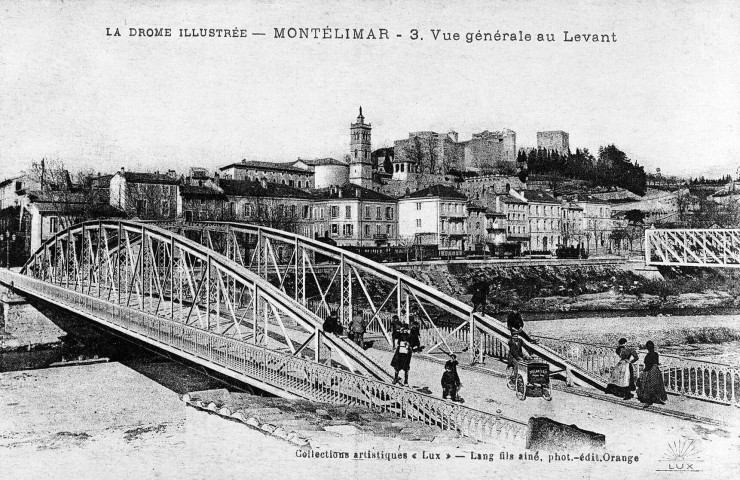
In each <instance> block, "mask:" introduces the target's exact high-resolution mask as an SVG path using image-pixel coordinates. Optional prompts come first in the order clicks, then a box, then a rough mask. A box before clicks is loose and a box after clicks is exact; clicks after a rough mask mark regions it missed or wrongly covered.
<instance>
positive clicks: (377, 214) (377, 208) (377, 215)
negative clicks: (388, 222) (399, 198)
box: [375, 207, 383, 220]
mask: <svg viewBox="0 0 740 480" xmlns="http://www.w3.org/2000/svg"><path fill="white" fill-rule="evenodd" d="M380 212H381V210H380V207H375V220H380V219H381V218H383V217H381V216H380Z"/></svg>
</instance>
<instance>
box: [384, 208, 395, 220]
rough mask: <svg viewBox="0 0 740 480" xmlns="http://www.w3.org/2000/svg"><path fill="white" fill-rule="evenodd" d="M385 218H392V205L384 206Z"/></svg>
mask: <svg viewBox="0 0 740 480" xmlns="http://www.w3.org/2000/svg"><path fill="white" fill-rule="evenodd" d="M385 218H386V220H393V207H385Z"/></svg>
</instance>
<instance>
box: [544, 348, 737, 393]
mask: <svg viewBox="0 0 740 480" xmlns="http://www.w3.org/2000/svg"><path fill="white" fill-rule="evenodd" d="M532 337H534V338H537V339H539V340H540V342H541V343H543V344H545V345H547V347H549V348H550V349H552V350H554V351H555V352H557V353H558V354H559V355H560V356H562V357H563V358H567V359H568V360H569V361H570V362H572V363H574V364H577V365H579V366H581V367H582V368H583V369H585V370H588V371H589V372H592V373H593V374H594V375H599V376H600V377H601V378H603V379H604V381H608V380H609V374H610V372H611V369H612V367H614V365H616V364H617V362H618V361H619V356H618V355H617V353H616V347H614V346H608V345H598V344H590V343H583V342H577V341H573V340H563V339H558V338H552V337H545V336H538V335H532ZM638 353H639V354H640V355H641V358H643V357H644V355H645V354H646V353H647V352H646V351H642V350H641V351H639V352H638ZM660 363H661V365H660V369H661V372H662V373H663V383H664V384H665V388H666V391H667V392H669V393H674V394H676V395H684V396H687V397H692V398H698V399H702V400H708V401H712V402H718V403H725V404H732V405H739V406H740V367H733V366H732V365H726V364H721V363H715V362H709V361H706V360H699V359H693V358H687V357H681V356H677V355H670V354H660ZM635 366H637V368H638V373H639V372H641V371H642V368H643V365H642V364H641V363H636V364H635Z"/></svg>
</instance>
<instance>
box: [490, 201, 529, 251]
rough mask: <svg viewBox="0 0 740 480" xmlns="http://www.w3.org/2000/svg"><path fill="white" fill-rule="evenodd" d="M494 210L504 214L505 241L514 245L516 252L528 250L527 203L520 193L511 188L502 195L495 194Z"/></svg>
mask: <svg viewBox="0 0 740 480" xmlns="http://www.w3.org/2000/svg"><path fill="white" fill-rule="evenodd" d="M494 205H495V210H496V211H498V212H501V213H502V214H503V215H504V227H505V229H506V231H505V233H506V243H507V244H509V245H512V246H513V247H514V251H515V252H516V253H521V252H522V251H524V250H529V241H530V236H529V205H528V204H527V201H526V200H525V199H524V197H523V196H522V195H520V194H519V193H518V192H517V191H516V190H514V189H511V190H509V192H508V193H506V194H503V195H496V196H495V200H494Z"/></svg>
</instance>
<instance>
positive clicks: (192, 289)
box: [0, 221, 526, 441]
mask: <svg viewBox="0 0 740 480" xmlns="http://www.w3.org/2000/svg"><path fill="white" fill-rule="evenodd" d="M0 281H1V282H2V283H4V284H6V285H9V286H12V288H14V289H15V290H16V291H21V292H24V293H26V294H28V295H33V296H35V297H38V298H41V299H43V300H46V301H48V302H51V303H54V304H56V305H59V306H61V307H63V308H66V309H68V310H70V311H73V312H75V313H78V314H81V315H84V316H86V317H88V318H91V319H93V320H95V321H97V322H99V323H101V324H103V325H106V326H107V327H109V328H112V329H114V330H118V331H120V332H123V333H125V334H127V335H130V336H132V337H134V338H137V339H139V340H141V341H145V342H147V343H150V344H152V345H155V346H157V347H159V348H162V349H164V350H166V351H168V352H170V353H173V354H176V355H179V356H181V357H183V358H186V359H188V360H191V361H194V362H196V363H199V364H202V365H205V366H207V367H209V368H212V369H214V370H216V371H219V372H221V373H224V374H226V375H229V376H232V377H234V378H237V379H239V380H241V381H244V382H246V383H249V384H252V385H255V386H257V387H258V388H261V389H264V390H266V391H268V392H271V393H274V394H276V395H280V396H283V397H286V398H306V399H310V400H314V401H329V402H335V403H345V404H350V405H359V406H364V407H368V408H372V409H375V410H382V411H389V412H393V413H395V414H397V415H399V416H401V417H404V418H410V419H414V420H418V421H422V422H424V423H427V424H430V425H436V426H439V427H440V428H442V429H445V430H453V431H457V432H460V433H462V434H463V435H467V436H471V437H474V438H477V439H479V440H483V441H501V440H506V441H511V440H517V441H523V438H524V434H525V430H526V426H525V424H524V423H523V422H519V421H516V420H513V419H510V418H506V417H504V416H501V415H491V414H488V413H485V412H481V411H478V410H475V409H471V408H468V407H463V406H461V405H457V404H453V403H450V402H447V401H444V400H442V399H439V398H434V397H431V396H429V395H425V394H422V393H419V392H415V391H411V390H408V389H404V388H401V387H397V386H394V385H390V384H388V383H387V379H388V375H387V373H386V372H384V371H383V370H382V369H381V368H380V367H379V366H377V365H376V364H374V363H373V362H372V360H371V359H369V358H367V356H365V355H364V353H363V352H362V350H360V349H358V348H357V347H355V346H354V345H352V344H351V343H349V342H347V341H345V340H343V339H340V338H337V337H334V336H333V335H330V334H328V335H327V334H325V333H324V332H322V331H321V329H320V324H321V322H320V320H319V319H318V317H316V316H315V315H313V314H311V313H310V312H308V311H307V310H306V309H305V307H303V306H302V305H298V304H296V302H294V301H293V300H291V299H290V298H288V297H286V295H284V294H283V293H281V292H280V291H279V290H278V289H277V288H276V287H275V286H273V285H270V284H269V283H268V282H266V281H265V280H264V279H262V278H259V277H257V276H256V275H254V274H253V273H251V272H249V271H247V270H246V269H245V268H244V267H242V266H239V265H236V264H235V263H234V262H232V261H229V260H228V259H227V258H225V257H223V256H221V255H220V254H218V253H216V252H212V251H210V250H209V249H207V248H203V246H201V245H198V244H195V243H194V242H192V241H190V240H188V239H186V238H183V237H180V236H178V235H174V234H172V233H171V232H168V231H165V230H162V229H160V228H158V227H156V226H153V225H146V224H139V223H136V222H125V221H96V222H86V223H83V224H79V225H75V226H73V227H70V228H69V229H67V230H66V231H63V232H59V233H58V234H57V235H55V236H54V237H53V238H51V239H49V240H48V241H47V242H46V243H45V244H44V245H43V246H42V247H41V248H40V249H39V250H38V251H37V252H35V253H34V255H33V256H32V258H31V259H30V260H29V262H28V263H27V264H26V266H25V267H24V269H23V273H22V274H18V273H12V272H9V271H7V270H3V271H0ZM288 321H290V322H291V328H290V329H287V328H285V323H286V322H288ZM296 326H303V327H305V330H306V331H305V332H303V337H302V338H305V336H306V335H308V337H309V340H307V341H305V342H304V344H303V345H300V346H296V345H293V344H292V340H291V338H290V335H289V333H288V331H289V330H293V329H295V328H296ZM311 329H313V331H311ZM316 337H318V338H319V339H320V340H319V341H315V338H316ZM312 341H313V342H316V343H313V345H309V344H310V343H311V342H312ZM322 344H323V345H324V346H325V347H327V348H329V349H330V350H331V352H332V353H335V354H338V355H337V356H338V357H339V361H337V360H334V359H333V358H331V357H330V358H321V356H322V353H321V351H322ZM286 347H287V348H286ZM312 349H313V351H312ZM312 357H313V358H312ZM320 362H323V363H320Z"/></svg>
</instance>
